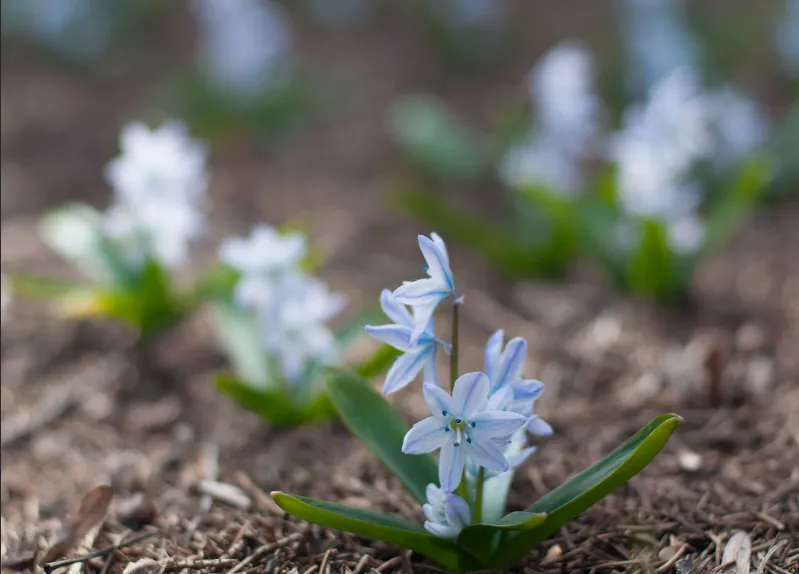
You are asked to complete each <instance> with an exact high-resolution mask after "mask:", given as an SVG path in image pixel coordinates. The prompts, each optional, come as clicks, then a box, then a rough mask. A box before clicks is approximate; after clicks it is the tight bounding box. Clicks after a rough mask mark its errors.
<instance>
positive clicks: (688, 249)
mask: <svg viewBox="0 0 799 574" xmlns="http://www.w3.org/2000/svg"><path fill="white" fill-rule="evenodd" d="M667 231H668V240H669V245H671V247H672V249H674V251H676V252H677V253H693V252H694V251H696V250H697V249H699V247H700V246H701V245H702V242H703V241H704V238H705V224H704V222H703V221H702V219H700V218H699V217H698V216H697V215H696V214H695V213H686V214H685V215H682V216H680V217H677V218H676V219H673V220H671V221H669V222H668V230H667Z"/></svg>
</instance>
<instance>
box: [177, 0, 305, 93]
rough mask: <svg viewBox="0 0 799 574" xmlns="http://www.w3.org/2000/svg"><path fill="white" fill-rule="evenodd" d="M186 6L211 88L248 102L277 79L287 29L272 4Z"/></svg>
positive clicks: (230, 0)
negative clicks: (195, 21) (191, 11)
mask: <svg viewBox="0 0 799 574" xmlns="http://www.w3.org/2000/svg"><path fill="white" fill-rule="evenodd" d="M192 7H193V8H194V13H195V14H196V16H197V18H198V19H199V24H200V33H201V47H200V63H201V66H202V67H203V69H204V70H205V72H206V73H207V75H208V77H209V79H210V80H211V81H212V82H213V83H214V84H215V86H216V87H218V88H223V89H225V90H228V91H229V92H232V93H234V94H236V95H240V96H244V97H247V98H249V97H252V96H256V95H258V94H259V93H261V92H264V91H266V90H268V89H269V88H270V87H272V86H273V85H274V84H275V82H282V81H283V78H281V77H279V72H281V66H283V64H284V63H285V59H286V56H287V53H288V51H289V48H290V44H291V29H290V28H289V25H288V22H287V21H286V19H285V18H284V17H283V14H282V13H281V12H280V11H279V9H278V8H277V7H276V5H275V4H274V3H272V2H263V1H260V0H225V1H224V2H219V0H194V1H193V3H192Z"/></svg>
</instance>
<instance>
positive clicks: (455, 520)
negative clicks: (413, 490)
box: [422, 484, 472, 538]
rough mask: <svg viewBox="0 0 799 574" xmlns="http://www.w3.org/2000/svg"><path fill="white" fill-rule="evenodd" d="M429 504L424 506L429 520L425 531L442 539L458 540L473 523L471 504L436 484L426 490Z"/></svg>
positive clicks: (423, 509) (425, 525) (430, 485)
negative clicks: (462, 531) (461, 533)
mask: <svg viewBox="0 0 799 574" xmlns="http://www.w3.org/2000/svg"><path fill="white" fill-rule="evenodd" d="M425 493H426V494H427V504H425V505H424V506H422V511H423V512H424V515H425V517H426V518H427V520H426V521H425V523H424V527H425V529H426V530H427V531H428V532H430V533H431V534H435V535H436V536H440V537H442V538H457V536H458V534H460V532H461V530H463V529H464V528H465V527H466V526H469V525H470V524H471V523H472V514H471V512H470V511H469V504H468V503H467V502H466V501H465V500H463V499H462V498H461V497H460V496H458V495H456V494H452V493H451V492H446V491H444V490H442V489H440V488H438V487H437V486H436V485H435V484H428V485H427V488H426V489H425Z"/></svg>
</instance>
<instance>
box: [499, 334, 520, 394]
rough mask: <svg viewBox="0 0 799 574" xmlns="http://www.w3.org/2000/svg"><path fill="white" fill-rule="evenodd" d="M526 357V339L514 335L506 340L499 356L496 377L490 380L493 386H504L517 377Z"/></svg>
mask: <svg viewBox="0 0 799 574" xmlns="http://www.w3.org/2000/svg"><path fill="white" fill-rule="evenodd" d="M526 358H527V341H525V340H524V339H522V338H521V337H515V338H513V339H511V340H510V341H508V344H507V345H506V346H505V350H504V351H503V352H502V356H501V357H500V367H499V372H498V373H497V378H496V380H494V381H491V382H492V383H493V384H494V388H495V389H496V388H498V387H501V386H504V385H506V384H508V383H511V382H513V381H514V380H515V379H517V378H519V374H520V373H521V371H522V367H523V366H524V361H525V359H526Z"/></svg>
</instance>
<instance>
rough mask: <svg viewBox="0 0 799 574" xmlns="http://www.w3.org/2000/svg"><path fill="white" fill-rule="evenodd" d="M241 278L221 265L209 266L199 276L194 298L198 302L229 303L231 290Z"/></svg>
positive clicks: (238, 273)
mask: <svg viewBox="0 0 799 574" xmlns="http://www.w3.org/2000/svg"><path fill="white" fill-rule="evenodd" d="M240 278H241V272H239V271H236V270H235V269H233V268H231V267H228V266H227V265H224V264H222V263H217V264H214V265H211V266H209V267H208V268H207V269H205V271H204V272H203V273H202V275H200V277H199V279H198V280H197V283H196V284H195V286H194V298H195V299H196V300H198V301H215V300H220V299H221V300H223V301H230V300H231V297H232V295H233V289H234V288H235V287H236V283H238V281H239V279H240Z"/></svg>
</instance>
